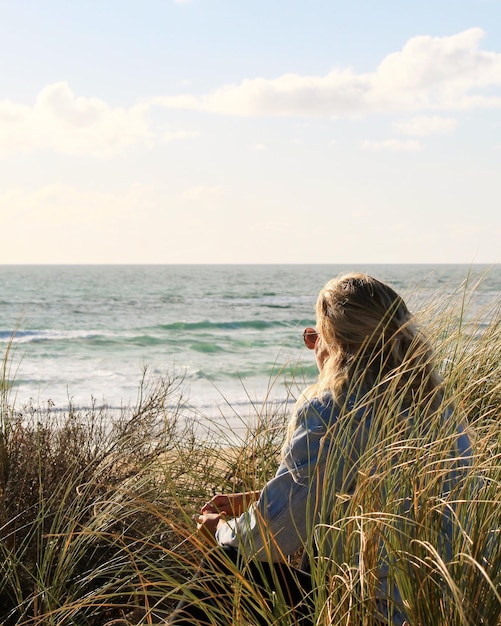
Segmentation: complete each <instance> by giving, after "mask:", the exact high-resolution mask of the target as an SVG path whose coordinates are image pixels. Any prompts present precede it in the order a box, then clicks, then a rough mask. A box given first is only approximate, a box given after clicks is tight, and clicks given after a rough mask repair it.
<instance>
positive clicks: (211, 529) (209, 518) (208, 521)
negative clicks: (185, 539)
mask: <svg viewBox="0 0 501 626" xmlns="http://www.w3.org/2000/svg"><path fill="white" fill-rule="evenodd" d="M194 519H195V521H196V523H197V531H198V533H199V535H200V536H201V537H202V539H203V540H204V541H205V542H206V543H208V544H209V545H211V546H212V545H216V539H215V534H216V530H217V529H218V526H219V524H222V523H223V522H224V518H223V516H222V515H220V514H219V513H205V514H203V515H198V516H196V515H195V516H194Z"/></svg>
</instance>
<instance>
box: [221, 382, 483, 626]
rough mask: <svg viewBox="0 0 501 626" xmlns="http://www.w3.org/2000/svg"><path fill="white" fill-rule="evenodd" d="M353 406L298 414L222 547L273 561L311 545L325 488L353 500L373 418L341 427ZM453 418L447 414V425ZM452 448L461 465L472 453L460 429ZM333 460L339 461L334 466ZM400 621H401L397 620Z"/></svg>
mask: <svg viewBox="0 0 501 626" xmlns="http://www.w3.org/2000/svg"><path fill="white" fill-rule="evenodd" d="M354 403H355V398H349V399H348V400H347V401H346V402H345V403H344V408H341V407H340V406H339V405H338V404H337V403H336V402H335V401H334V399H333V397H332V395H331V394H330V393H325V394H324V395H323V396H322V397H320V398H315V399H313V400H311V401H308V402H306V403H305V404H304V405H303V406H302V407H301V408H300V409H299V410H298V413H297V420H296V429H295V431H294V434H293V436H292V438H291V440H290V442H289V443H288V444H287V446H286V448H285V450H284V454H283V458H282V462H281V464H280V466H279V468H278V470H277V473H276V475H275V476H274V477H273V478H272V479H271V480H270V481H269V482H268V483H267V484H266V485H265V487H264V488H263V490H262V492H261V495H260V498H259V500H258V501H257V502H256V503H253V504H252V505H251V506H250V507H249V509H248V510H247V511H245V512H244V513H243V514H242V515H241V516H240V517H238V518H235V519H230V520H228V522H227V523H226V524H224V525H222V526H221V527H220V528H219V529H218V531H217V533H216V540H217V542H218V543H219V544H221V545H227V546H233V547H235V548H238V550H239V551H241V552H242V553H244V554H245V555H246V556H247V557H249V558H258V559H261V560H270V559H271V560H274V561H280V560H283V559H284V558H285V557H286V556H287V555H290V554H293V553H294V552H296V551H297V550H298V549H299V548H301V547H303V546H305V545H308V541H311V535H312V530H313V528H314V526H315V524H316V523H317V522H318V521H319V518H318V511H319V506H318V503H319V501H321V500H322V501H323V502H324V503H325V502H326V501H328V498H326V494H325V491H326V489H328V490H329V491H330V492H331V497H335V496H336V495H339V494H341V495H347V496H349V495H350V494H351V493H353V490H354V487H355V484H356V478H357V464H358V461H359V459H360V457H361V455H362V454H363V453H364V448H365V446H366V444H367V441H368V437H369V433H370V429H371V425H372V422H373V416H372V414H371V412H370V411H369V410H367V409H365V410H363V409H360V411H359V412H358V413H357V412H356V411H355V412H353V414H352V416H351V418H350V419H351V422H350V426H349V428H337V426H338V425H339V424H338V422H339V423H340V422H341V421H342V420H343V419H345V415H346V413H349V412H350V409H351V408H352V407H353V406H354ZM449 415H450V414H449V413H448V412H447V411H446V412H445V415H444V418H445V419H444V421H446V420H447V419H448V416H449ZM407 424H408V425H409V424H410V425H411V426H410V427H411V428H412V420H407ZM454 448H455V450H454V456H455V457H456V458H457V459H459V460H460V461H459V462H460V464H461V465H462V464H463V463H462V461H461V459H467V458H468V457H469V455H470V450H471V448H470V442H469V439H468V437H467V435H466V434H465V432H462V431H461V429H460V431H459V432H458V433H457V437H455V445H454ZM332 455H334V456H335V457H336V459H335V462H334V463H333V462H332ZM465 463H466V461H465ZM326 464H328V467H329V472H328V474H329V475H328V476H327V479H328V480H327V481H326V480H325V478H326V476H325V473H326ZM332 468H334V469H335V471H334V472H333V470H332ZM451 471H453V470H451ZM324 521H325V520H324ZM310 545H311V544H310ZM378 575H379V577H380V578H381V583H382V588H386V581H385V579H386V575H387V572H386V571H385V569H384V568H383V569H381V571H380V572H379V574H378ZM393 595H394V596H395V595H398V594H397V593H396V592H395V593H394V594H393ZM402 619H403V618H402ZM401 622H402V620H401V619H398V618H395V619H394V621H393V623H394V624H398V623H401Z"/></svg>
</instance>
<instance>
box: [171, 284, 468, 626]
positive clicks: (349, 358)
mask: <svg viewBox="0 0 501 626" xmlns="http://www.w3.org/2000/svg"><path fill="white" fill-rule="evenodd" d="M316 317H317V326H316V330H315V329H312V328H308V329H306V330H305V332H304V341H305V343H306V346H307V347H308V348H310V349H312V350H313V351H314V353H315V358H316V362H317V366H318V370H319V376H318V379H317V381H316V382H315V384H313V385H312V386H311V387H309V388H308V389H307V390H306V391H305V393H304V397H303V398H301V399H300V401H298V403H297V408H296V410H295V412H294V415H293V417H292V419H291V422H290V425H289V428H288V433H287V436H286V442H285V445H284V447H283V451H282V459H281V464H280V467H279V469H278V471H277V473H276V475H275V477H274V478H272V479H271V480H270V481H269V482H268V483H267V484H266V485H265V486H264V488H263V489H262V491H260V492H252V493H246V494H230V495H224V494H219V495H216V496H214V497H213V498H212V500H211V501H210V502H208V503H207V504H206V505H205V506H204V507H203V508H202V511H201V514H200V516H199V517H198V518H197V528H198V531H199V532H200V533H201V535H202V536H203V537H205V538H206V539H207V540H208V542H209V543H211V542H212V543H213V545H214V546H216V547H215V549H214V550H212V552H211V553H210V556H208V558H207V559H206V560H205V561H204V564H203V565H202V568H201V573H200V574H199V576H198V577H197V579H196V580H195V581H193V582H192V584H191V585H189V586H188V589H189V591H188V592H187V593H188V595H187V597H186V599H185V600H184V601H182V602H181V603H180V604H179V605H178V607H177V609H176V611H175V612H174V614H173V615H172V616H171V619H170V621H169V623H170V624H178V625H179V624H188V623H189V624H199V623H200V624H210V623H223V621H224V620H221V621H218V618H214V621H213V622H211V619H209V618H208V617H207V616H206V615H205V613H207V615H210V614H211V610H212V609H214V606H215V604H214V599H215V598H217V603H220V602H224V600H221V599H222V598H223V597H226V599H227V602H230V603H231V602H232V600H233V598H232V593H234V591H230V590H229V589H228V585H227V584H225V583H221V582H219V583H216V582H214V578H212V579H211V578H210V576H207V577H206V576H205V574H207V572H208V571H209V570H211V569H213V570H215V571H225V572H226V573H227V574H228V575H229V576H230V580H231V576H232V575H233V576H235V572H240V574H241V581H240V582H241V584H242V585H243V586H244V587H245V581H252V584H253V585H256V586H258V587H259V588H260V589H261V592H262V593H261V596H262V598H264V600H263V607H264V608H263V609H262V612H261V613H259V611H258V613H259V615H258V616H257V618H256V621H262V623H265V622H266V611H268V610H269V611H271V612H273V603H274V602H275V604H276V603H277V594H278V595H279V596H280V599H279V601H278V602H279V603H281V606H288V607H290V613H289V615H290V617H291V620H292V621H291V623H296V622H297V623H310V622H309V621H308V612H309V611H311V610H312V607H313V604H314V603H315V602H316V603H317V606H316V610H317V615H318V611H319V610H320V609H319V607H318V602H319V598H320V597H323V598H324V600H323V601H324V602H325V598H326V597H327V596H326V594H325V590H324V595H323V596H322V592H321V589H320V587H321V585H320V586H319V576H318V572H317V575H316V576H312V575H310V574H309V573H308V572H307V571H303V570H308V569H309V567H308V566H309V563H310V560H311V562H312V563H313V564H314V567H316V568H317V569H318V568H319V563H323V564H324V565H325V563H326V562H327V563H328V566H327V567H324V570H322V571H323V572H324V573H325V576H327V575H328V572H329V571H330V570H329V567H330V566H331V565H332V564H333V567H334V568H335V567H336V566H338V565H339V563H337V564H336V559H337V555H339V559H340V560H343V559H346V544H347V543H348V538H352V537H353V536H354V533H351V534H348V533H347V531H346V529H347V528H348V527H349V524H348V522H346V520H353V519H354V517H353V511H354V509H353V508H351V509H350V506H352V501H356V502H357V503H358V504H357V506H358V507H360V506H361V504H360V503H361V502H365V501H364V497H365V495H364V494H365V491H367V492H370V494H371V498H372V499H370V500H369V501H370V506H374V502H377V501H378V499H379V502H380V507H379V508H378V510H377V513H378V514H379V515H383V513H384V512H386V513H388V516H387V518H385V519H388V520H390V521H385V523H384V527H383V526H382V525H381V524H379V526H378V528H377V531H374V533H373V534H372V535H371V537H372V539H373V541H371V545H372V546H373V547H374V546H375V548H373V549H372V552H371V551H370V550H369V549H368V548H367V546H365V547H364V546H362V545H361V542H362V540H360V541H358V539H357V541H358V543H357V542H355V544H356V547H355V548H354V550H355V552H357V554H355V559H356V560H355V569H358V570H361V568H362V565H363V567H364V568H365V569H367V563H368V562H369V561H370V558H372V559H373V560H374V559H375V561H376V564H375V565H374V567H372V568H369V569H370V572H371V576H372V574H373V573H374V572H376V574H375V575H373V576H372V578H371V577H370V576H366V577H365V578H371V580H372V582H371V583H366V582H364V581H365V579H364V580H363V581H362V583H363V584H365V585H367V584H369V587H370V589H372V596H373V597H372V600H373V606H374V616H375V623H378V622H377V619H379V620H380V621H381V623H390V624H403V623H404V619H405V617H404V611H405V608H404V606H403V603H402V599H401V597H400V594H399V592H398V585H397V581H396V580H395V578H393V579H391V580H389V579H388V572H389V567H388V562H387V558H386V557H387V552H386V549H385V548H384V545H387V544H385V541H386V540H387V537H386V536H385V532H386V529H387V528H390V529H391V533H393V534H391V537H392V538H393V539H392V541H396V542H398V541H399V539H398V534H399V533H400V534H401V535H402V534H403V532H404V531H403V530H402V528H399V526H398V524H397V525H396V526H394V525H392V522H391V518H392V516H394V517H395V519H399V520H402V519H405V520H409V518H410V517H411V514H412V515H414V509H413V507H414V508H416V507H415V503H416V500H415V498H414V496H415V493H414V492H413V493H410V491H411V490H412V489H413V488H412V489H410V490H409V493H408V495H406V496H404V497H402V493H401V492H400V491H399V493H398V498H397V497H396V496H395V493H394V490H395V489H397V490H398V489H400V487H399V486H397V487H394V486H393V483H392V480H394V475H396V474H393V473H392V470H391V469H389V467H390V466H392V467H396V466H397V464H398V463H399V461H400V458H401V455H402V454H403V452H402V451H403V450H404V449H406V448H409V447H411V446H409V445H407V446H402V447H401V448H399V449H398V450H397V449H393V448H392V447H391V446H392V445H394V442H395V441H396V440H398V441H402V440H404V441H406V442H409V441H411V440H412V441H413V442H416V441H417V440H420V441H421V440H423V439H426V440H427V441H428V440H433V438H434V437H436V436H437V435H436V434H434V433H433V434H431V435H430V432H429V431H430V429H431V428H432V426H431V424H435V425H436V424H437V423H438V424H439V425H440V428H442V426H443V427H444V428H445V429H446V430H447V434H446V435H444V433H441V434H440V436H444V437H446V438H447V437H448V439H447V441H448V444H447V445H448V451H447V455H446V456H447V458H448V459H451V458H452V459H453V462H452V464H451V466H450V467H449V468H448V469H447V472H445V473H442V474H441V477H442V479H443V480H441V481H437V480H436V476H437V474H436V473H435V474H434V475H433V476H434V478H433V480H431V479H430V480H429V481H428V483H429V484H431V483H433V489H435V484H436V483H437V482H440V486H439V488H438V492H437V497H440V498H442V499H443V494H444V493H446V492H447V491H450V489H451V488H452V487H453V486H454V485H455V484H456V483H457V482H458V481H459V480H460V471H459V470H460V469H461V467H463V466H465V467H466V466H467V457H468V455H469V451H470V443H469V440H468V437H467V436H466V434H465V433H464V431H463V429H462V427H461V426H460V425H458V426H456V425H454V426H451V424H452V420H451V416H452V411H451V409H450V408H447V407H446V406H445V403H444V401H443V392H442V384H441V380H440V377H439V376H438V374H437V372H436V370H435V369H434V366H433V361H432V355H431V352H430V349H429V347H428V345H427V343H426V342H425V341H424V339H423V337H422V336H421V334H420V332H419V331H418V330H417V328H416V326H415V324H414V322H413V318H412V316H411V314H410V313H409V311H408V309H407V306H406V305H405V303H404V301H403V300H402V298H401V297H400V296H399V295H398V294H397V293H396V292H395V291H394V290H393V289H392V288H391V287H389V286H388V285H385V284H384V283H382V282H380V281H378V280H376V279H374V278H372V277H370V276H367V275H365V274H348V275H345V276H341V277H339V278H337V279H334V280H331V281H329V282H328V283H327V284H326V286H325V287H324V288H323V289H322V290H321V292H320V294H319V296H318V300H317V305H316ZM436 414H439V415H440V416H441V417H440V419H439V420H438V421H437V420H431V416H432V415H436ZM451 428H452V429H453V431H454V433H453V434H454V437H452V438H451V432H450V431H451ZM430 436H431V439H430ZM449 444H450V445H449ZM451 451H452V453H451ZM410 458H411V460H412V457H410ZM441 460H443V459H441ZM418 461H419V459H418ZM416 462H417V461H416ZM434 463H435V461H433V462H431V465H433V464H434ZM414 465H415V463H410V464H409V465H408V466H405V467H404V469H403V470H402V471H403V473H404V475H405V472H406V471H407V467H411V466H414ZM423 467H425V465H423ZM426 467H427V468H429V467H430V460H429V459H428V460H427V465H426ZM427 471H428V470H426V471H425V472H424V473H422V474H420V475H419V480H420V481H421V482H420V488H421V493H427V494H428V495H427V497H428V496H429V494H430V492H429V491H426V489H428V488H427V487H426V488H425V483H426V472H427ZM413 480H414V482H415V479H413ZM428 483H426V484H428ZM364 490H365V491H364ZM434 493H435V492H434ZM374 494H377V497H376V496H375V495H374ZM413 498H414V499H413ZM411 501H412V504H411ZM418 508H419V507H418ZM413 519H414V518H413ZM441 519H442V521H441V522H440V524H439V525H438V526H436V525H435V528H439V530H438V531H437V532H438V534H439V535H440V536H443V537H445V539H444V541H443V544H444V546H445V548H444V549H446V548H447V546H448V547H449V549H450V542H451V539H450V538H448V535H449V534H450V533H451V532H452V531H451V529H450V516H449V515H448V514H447V513H446V512H445V511H442V512H441ZM340 520H344V521H343V523H341V521H340ZM405 523H410V522H408V521H406V522H405ZM323 529H326V531H325V532H323ZM405 532H407V530H406V531H405ZM355 534H356V533H355ZM357 536H358V535H357ZM388 536H389V535H388ZM395 537H397V538H396V539H395ZM350 541H351V539H350ZM440 541H441V539H440V538H439V542H440ZM355 544H354V545H355ZM301 548H303V549H304V555H305V556H304V557H303V566H302V569H301V570H295V569H294V568H292V567H290V566H288V565H287V557H288V556H289V555H292V554H294V553H296V552H297V551H298V550H299V549H301ZM369 553H370V554H369ZM371 554H372V557H371V556H370V555H371ZM374 555H375V556H374ZM362 562H363V563H362ZM214 563H216V564H215V565H214ZM228 563H229V564H231V565H228ZM233 565H234V567H233ZM358 575H360V572H358ZM202 578H203V579H204V581H205V582H204V584H203V585H201V586H200V585H199V583H200V580H201V579H202ZM320 578H321V577H320ZM239 579H240V576H239ZM338 579H339V576H338ZM211 580H212V582H210V581H211ZM323 580H324V581H325V580H326V579H325V578H324V579H323ZM207 581H209V582H207ZM370 585H372V586H370ZM369 587H368V588H369ZM331 589H332V588H331ZM327 595H328V594H327ZM362 595H363V593H362ZM217 603H216V604H217ZM211 607H212V608H211ZM214 610H215V611H216V613H217V611H218V609H214ZM250 612H252V611H251V610H250ZM234 619H235V618H234ZM294 620H295V621H294ZM301 620H302V621H301ZM228 621H229V620H228ZM230 623H231V622H230Z"/></svg>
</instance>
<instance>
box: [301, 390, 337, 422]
mask: <svg viewBox="0 0 501 626" xmlns="http://www.w3.org/2000/svg"><path fill="white" fill-rule="evenodd" d="M338 413H339V407H338V404H337V402H336V400H335V398H334V395H333V393H332V392H331V391H325V392H322V393H319V394H318V395H317V396H315V397H313V398H309V399H308V400H306V401H305V402H304V403H303V404H302V405H301V406H300V407H299V409H298V416H299V417H300V419H302V420H304V421H305V422H308V423H309V424H311V423H312V422H315V423H316V422H319V423H322V424H323V425H327V424H329V423H330V422H332V419H333V417H335V416H336V415H337V414H338Z"/></svg>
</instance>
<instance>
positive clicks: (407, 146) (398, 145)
mask: <svg viewBox="0 0 501 626" xmlns="http://www.w3.org/2000/svg"><path fill="white" fill-rule="evenodd" d="M362 148H363V149H364V150H376V151H379V150H391V151H392V152H417V151H419V150H421V144H420V143H419V141H416V140H414V139H410V140H408V141H400V140H399V139H386V140H384V141H363V142H362Z"/></svg>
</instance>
